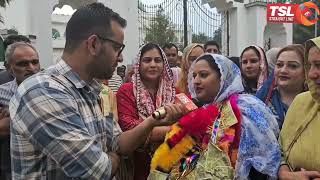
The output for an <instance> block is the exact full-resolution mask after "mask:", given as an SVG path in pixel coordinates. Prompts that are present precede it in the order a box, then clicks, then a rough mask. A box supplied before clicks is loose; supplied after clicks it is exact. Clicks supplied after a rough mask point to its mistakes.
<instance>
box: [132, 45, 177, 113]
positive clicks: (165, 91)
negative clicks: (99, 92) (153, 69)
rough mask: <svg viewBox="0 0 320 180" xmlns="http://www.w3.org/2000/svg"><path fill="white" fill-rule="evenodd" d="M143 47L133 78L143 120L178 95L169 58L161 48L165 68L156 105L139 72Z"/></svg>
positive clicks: (139, 111) (134, 91) (137, 59)
mask: <svg viewBox="0 0 320 180" xmlns="http://www.w3.org/2000/svg"><path fill="white" fill-rule="evenodd" d="M143 47H144V46H142V47H141V48H140V50H139V53H138V55H137V58H136V63H135V66H134V74H133V76H132V82H133V93H134V97H135V99H136V103H137V108H138V113H139V117H140V118H141V119H145V118H147V117H148V116H150V115H151V114H152V113H153V112H154V111H155V110H156V109H158V108H159V107H161V106H164V105H165V104H168V103H170V102H172V101H173V100H174V97H175V94H176V91H175V88H174V82H173V74H172V71H171V69H170V66H169V63H168V60H167V57H166V55H165V53H164V52H163V50H162V49H161V48H160V47H159V50H160V51H161V56H162V59H163V64H164V65H163V66H164V68H163V73H162V76H161V79H160V81H159V86H158V91H157V95H156V100H155V104H154V102H153V101H152V98H151V95H150V93H149V91H148V90H147V89H146V87H145V85H144V84H143V82H142V80H141V75H140V71H139V67H140V60H141V50H142V48H143Z"/></svg>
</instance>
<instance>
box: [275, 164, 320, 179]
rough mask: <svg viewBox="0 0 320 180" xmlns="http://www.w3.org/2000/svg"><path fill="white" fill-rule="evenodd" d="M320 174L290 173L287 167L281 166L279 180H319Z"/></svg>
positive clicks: (312, 172)
mask: <svg viewBox="0 0 320 180" xmlns="http://www.w3.org/2000/svg"><path fill="white" fill-rule="evenodd" d="M319 178H320V173H319V172H318V171H306V170H305V169H301V171H296V172H291V171H290V169H289V167H288V166H287V165H282V166H281V167H280V169H279V179H280V180H310V179H313V180H314V179H319Z"/></svg>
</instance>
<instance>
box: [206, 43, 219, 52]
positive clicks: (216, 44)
mask: <svg viewBox="0 0 320 180" xmlns="http://www.w3.org/2000/svg"><path fill="white" fill-rule="evenodd" d="M210 45H211V46H217V48H218V50H219V51H220V46H219V44H218V43H217V42H216V41H207V42H206V43H205V44H204V46H203V47H204V49H205V50H206V49H207V47H208V46H210Z"/></svg>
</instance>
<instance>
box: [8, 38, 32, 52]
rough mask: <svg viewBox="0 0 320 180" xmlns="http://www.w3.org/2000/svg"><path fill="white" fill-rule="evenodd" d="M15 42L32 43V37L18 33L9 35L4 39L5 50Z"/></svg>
mask: <svg viewBox="0 0 320 180" xmlns="http://www.w3.org/2000/svg"><path fill="white" fill-rule="evenodd" d="M15 42H25V43H31V41H30V39H29V38H27V37H26V36H23V35H16V34H12V35H9V36H8V37H7V38H6V39H5V40H4V41H3V47H4V50H6V49H7V48H8V46H9V45H11V44H13V43H15Z"/></svg>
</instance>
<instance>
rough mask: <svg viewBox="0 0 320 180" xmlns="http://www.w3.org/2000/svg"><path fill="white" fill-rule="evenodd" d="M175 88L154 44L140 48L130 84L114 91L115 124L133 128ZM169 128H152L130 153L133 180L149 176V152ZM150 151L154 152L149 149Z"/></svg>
mask: <svg viewBox="0 0 320 180" xmlns="http://www.w3.org/2000/svg"><path fill="white" fill-rule="evenodd" d="M174 97H175V88H174V84H173V79H172V72H171V70H170V67H169V64H168V61H167V59H166V56H165V54H164V52H163V51H162V49H161V48H160V47H159V46H158V45H156V44H152V43H149V44H146V45H144V46H143V47H142V48H141V49H140V52H139V54H138V57H137V62H136V64H135V67H134V74H133V76H132V82H130V83H125V84H123V85H122V86H121V87H120V89H119V91H118V92H117V104H118V116H119V125H120V127H121V129H122V130H123V131H127V130H129V129H132V128H134V127H135V126H137V125H138V124H140V123H141V122H142V121H148V120H149V118H152V116H151V114H152V113H153V112H154V111H155V110H156V109H158V108H159V107H162V106H164V105H166V104H169V103H170V102H172V101H173V100H174ZM169 129H170V127H156V128H154V129H153V131H152V133H150V135H149V137H148V138H147V141H146V142H145V144H144V146H143V147H141V148H139V149H138V150H136V151H135V153H134V157H133V158H134V179H136V180H143V179H146V178H147V176H148V174H149V164H150V160H151V157H150V155H149V154H150V153H151V154H152V153H153V150H154V149H155V147H154V146H156V144H157V143H158V144H159V143H161V142H163V140H164V137H165V134H166V133H167V132H168V131H169ZM153 148H154V149H153Z"/></svg>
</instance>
